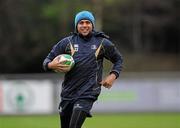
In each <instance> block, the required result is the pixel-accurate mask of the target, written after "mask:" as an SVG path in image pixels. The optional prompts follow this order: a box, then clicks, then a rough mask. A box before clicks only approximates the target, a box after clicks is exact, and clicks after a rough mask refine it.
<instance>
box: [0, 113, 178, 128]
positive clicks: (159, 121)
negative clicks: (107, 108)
mask: <svg viewBox="0 0 180 128" xmlns="http://www.w3.org/2000/svg"><path fill="white" fill-rule="evenodd" d="M0 128H59V116H58V115H41V116H0ZM82 128H180V113H123V114H115V115H113V114H94V117H93V118H88V119H86V121H85V123H84V125H83V127H82Z"/></svg>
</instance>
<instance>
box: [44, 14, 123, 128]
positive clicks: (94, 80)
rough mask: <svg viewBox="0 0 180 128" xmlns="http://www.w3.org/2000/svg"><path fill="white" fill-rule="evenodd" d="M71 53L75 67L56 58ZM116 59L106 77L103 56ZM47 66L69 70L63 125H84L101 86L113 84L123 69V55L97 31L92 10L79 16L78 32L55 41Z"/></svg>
mask: <svg viewBox="0 0 180 128" xmlns="http://www.w3.org/2000/svg"><path fill="white" fill-rule="evenodd" d="M60 54H70V55H71V56H72V57H73V58H74V61H75V65H74V67H73V68H72V69H71V70H70V71H69V72H66V71H67V67H66V66H65V65H62V64H60V63H59V62H58V59H54V58H55V57H56V56H58V55H60ZM104 58H106V59H108V60H109V61H111V62H112V64H113V65H112V69H111V71H110V73H109V75H108V76H107V77H106V78H104V79H102V71H103V59H104ZM43 67H44V69H45V70H56V71H60V72H65V77H64V81H63V83H62V92H61V102H60V105H59V108H60V120H61V128H81V126H82V124H83V122H84V121H85V119H86V117H91V114H90V110H91V108H92V106H93V103H94V102H95V101H96V100H97V98H98V96H99V94H100V92H101V87H102V86H104V87H106V88H111V87H112V85H113V82H114V81H115V80H116V79H117V78H118V76H119V74H120V71H121V70H122V57H121V55H120V53H119V51H118V50H117V49H116V47H115V46H114V44H113V43H112V42H111V41H110V40H109V37H108V36H106V35H105V34H104V33H102V32H96V31H95V18H94V16H93V15H92V13H91V12H89V11H81V12H79V13H77V15H76V16H75V32H74V33H73V34H72V35H70V36H67V37H65V38H64V39H62V40H60V41H59V42H58V43H57V44H55V45H54V47H53V48H52V50H51V51H50V53H49V54H48V56H47V57H46V59H45V60H44V62H43Z"/></svg>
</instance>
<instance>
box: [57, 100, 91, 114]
mask: <svg viewBox="0 0 180 128" xmlns="http://www.w3.org/2000/svg"><path fill="white" fill-rule="evenodd" d="M93 103H94V100H90V99H78V100H75V101H67V100H64V101H61V103H60V105H59V111H60V114H61V115H65V114H69V113H72V112H73V110H81V111H85V112H86V113H87V117H92V115H91V113H90V110H91V109H92V106H93Z"/></svg>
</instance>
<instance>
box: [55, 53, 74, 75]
mask: <svg viewBox="0 0 180 128" xmlns="http://www.w3.org/2000/svg"><path fill="white" fill-rule="evenodd" d="M56 58H58V61H59V63H61V64H64V65H68V70H67V72H68V71H70V70H71V69H72V67H73V66H74V64H75V62H74V59H73V57H72V56H71V55H69V54H60V55H58V56H57V57H56ZM56 72H57V71H56Z"/></svg>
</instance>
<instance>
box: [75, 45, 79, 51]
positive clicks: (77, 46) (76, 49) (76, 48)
mask: <svg viewBox="0 0 180 128" xmlns="http://www.w3.org/2000/svg"><path fill="white" fill-rule="evenodd" d="M78 49H79V45H78V44H74V50H75V51H76V52H77V51H78Z"/></svg>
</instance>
